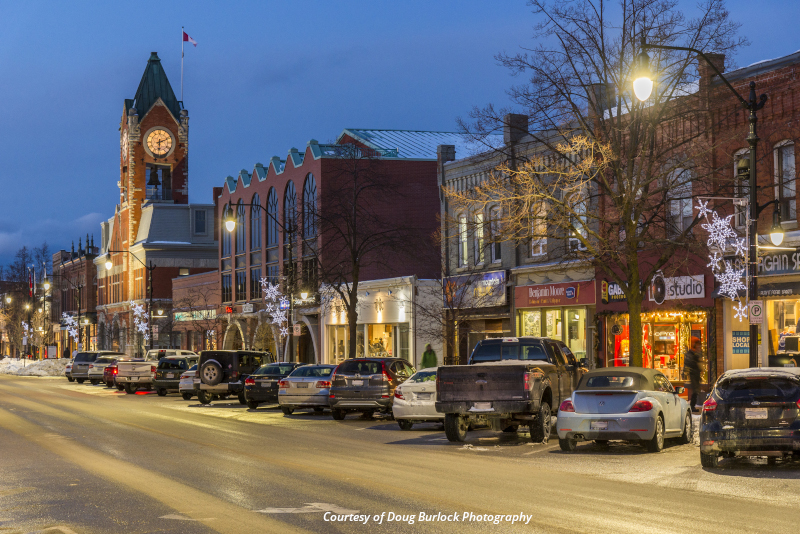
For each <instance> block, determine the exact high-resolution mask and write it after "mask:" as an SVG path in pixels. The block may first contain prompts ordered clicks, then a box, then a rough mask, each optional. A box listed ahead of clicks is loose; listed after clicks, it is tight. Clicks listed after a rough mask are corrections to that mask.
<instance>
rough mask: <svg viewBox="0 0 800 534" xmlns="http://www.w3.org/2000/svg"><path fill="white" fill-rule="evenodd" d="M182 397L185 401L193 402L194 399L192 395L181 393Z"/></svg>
mask: <svg viewBox="0 0 800 534" xmlns="http://www.w3.org/2000/svg"><path fill="white" fill-rule="evenodd" d="M181 397H183V400H191V399H192V394H191V393H181Z"/></svg>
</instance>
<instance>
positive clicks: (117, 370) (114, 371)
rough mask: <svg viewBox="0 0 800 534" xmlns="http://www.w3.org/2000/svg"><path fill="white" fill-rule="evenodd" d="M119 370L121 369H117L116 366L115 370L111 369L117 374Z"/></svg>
mask: <svg viewBox="0 0 800 534" xmlns="http://www.w3.org/2000/svg"><path fill="white" fill-rule="evenodd" d="M117 371H119V369H117V368H116V367H114V370H113V371H111V372H112V373H114V374H117Z"/></svg>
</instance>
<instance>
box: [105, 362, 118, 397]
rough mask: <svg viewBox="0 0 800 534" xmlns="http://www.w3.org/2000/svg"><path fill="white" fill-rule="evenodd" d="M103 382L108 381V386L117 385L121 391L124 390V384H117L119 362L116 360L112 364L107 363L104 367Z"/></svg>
mask: <svg viewBox="0 0 800 534" xmlns="http://www.w3.org/2000/svg"><path fill="white" fill-rule="evenodd" d="M103 382H105V383H106V387H107V388H113V387H116V388H117V389H119V390H120V391H121V390H122V386H118V385H117V362H116V361H115V362H114V363H112V364H109V365H106V366H105V368H104V369H103Z"/></svg>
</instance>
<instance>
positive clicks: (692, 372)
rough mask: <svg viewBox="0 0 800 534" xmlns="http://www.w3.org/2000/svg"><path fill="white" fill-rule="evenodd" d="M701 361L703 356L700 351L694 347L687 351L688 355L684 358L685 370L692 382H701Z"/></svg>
mask: <svg viewBox="0 0 800 534" xmlns="http://www.w3.org/2000/svg"><path fill="white" fill-rule="evenodd" d="M700 362H701V356H700V354H699V353H697V352H695V351H694V350H692V349H689V350H687V351H686V355H685V356H684V358H683V370H684V372H685V373H686V374H687V375H688V376H689V380H690V381H691V382H692V383H699V382H700V373H701V368H700Z"/></svg>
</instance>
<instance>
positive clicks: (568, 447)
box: [558, 438, 578, 452]
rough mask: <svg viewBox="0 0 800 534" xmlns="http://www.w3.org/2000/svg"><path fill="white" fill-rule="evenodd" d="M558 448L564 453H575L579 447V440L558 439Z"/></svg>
mask: <svg viewBox="0 0 800 534" xmlns="http://www.w3.org/2000/svg"><path fill="white" fill-rule="evenodd" d="M558 446H559V447H561V450H562V451H564V452H574V451H575V448H576V447H577V446H578V440H577V439H561V438H559V439H558Z"/></svg>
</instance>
